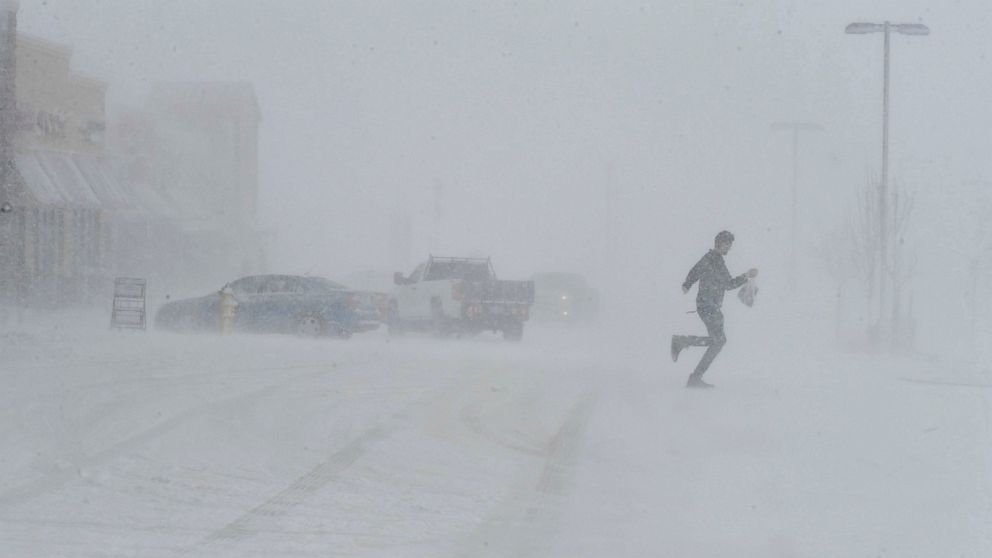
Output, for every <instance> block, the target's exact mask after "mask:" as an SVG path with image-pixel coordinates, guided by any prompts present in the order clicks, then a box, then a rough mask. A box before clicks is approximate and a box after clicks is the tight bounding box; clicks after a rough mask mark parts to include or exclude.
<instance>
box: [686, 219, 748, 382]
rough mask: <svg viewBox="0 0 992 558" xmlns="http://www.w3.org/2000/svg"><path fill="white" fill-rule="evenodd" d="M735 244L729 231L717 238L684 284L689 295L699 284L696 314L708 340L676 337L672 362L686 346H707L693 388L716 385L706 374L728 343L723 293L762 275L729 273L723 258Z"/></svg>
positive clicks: (692, 377)
mask: <svg viewBox="0 0 992 558" xmlns="http://www.w3.org/2000/svg"><path fill="white" fill-rule="evenodd" d="M733 244H734V235H732V234H730V232H728V231H722V232H720V234H718V235H716V239H715V241H714V245H713V249H712V250H710V251H709V252H707V253H706V255H704V256H703V257H702V258H701V259H700V260H699V262H698V263H696V265H694V266H692V270H690V271H689V275H688V277H686V278H685V282H684V283H682V292H683V293H687V292H689V289H691V288H692V285H693V284H695V283H696V281H699V291H698V293H697V294H696V311H697V313H698V314H699V318H700V319H701V320H703V323H704V324H705V325H706V331H707V333H709V335H708V336H707V337H698V336H695V335H673V336H672V360H673V361H678V359H679V353H680V352H682V349H684V348H686V347H706V353H705V354H703V358H702V359H700V360H699V364H697V365H696V370H695V371H694V372H693V373H692V374H691V375H690V376H689V381H688V382H687V383H686V387H690V388H711V387H713V384H708V383H706V382H704V381H703V374H705V373H706V370H707V369H708V368H709V367H710V364H712V363H713V359H715V358H716V355H718V354H719V353H720V349H722V348H723V346H724V345H725V344H726V343H727V336H726V335H725V334H724V332H723V311H722V310H720V308H721V307H722V306H723V294H724V292H726V291H729V290H731V289H736V288H738V287H740V286H742V285H743V284H744V283H745V282H747V280H748V278H750V277H756V276H757V275H758V270H757V269H751V270H749V271H748V272H747V273H744V274H741V275H738V276H737V277H731V276H730V272H729V271H727V264H726V263H724V261H723V257H724V256H726V255H727V253H728V252H730V247H731V246H733Z"/></svg>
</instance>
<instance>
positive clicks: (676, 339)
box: [672, 335, 685, 362]
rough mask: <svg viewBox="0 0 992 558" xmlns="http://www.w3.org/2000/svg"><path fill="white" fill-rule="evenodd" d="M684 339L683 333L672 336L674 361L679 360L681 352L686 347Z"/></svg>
mask: <svg viewBox="0 0 992 558" xmlns="http://www.w3.org/2000/svg"><path fill="white" fill-rule="evenodd" d="M684 341H685V340H684V339H683V338H682V336H681V335H673V336H672V362H678V361H679V353H681V352H682V349H684V348H685V344H684Z"/></svg>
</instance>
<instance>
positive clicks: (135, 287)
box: [110, 277, 146, 330]
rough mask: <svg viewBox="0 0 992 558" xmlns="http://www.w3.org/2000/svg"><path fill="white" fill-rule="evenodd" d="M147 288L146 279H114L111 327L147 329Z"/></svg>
mask: <svg viewBox="0 0 992 558" xmlns="http://www.w3.org/2000/svg"><path fill="white" fill-rule="evenodd" d="M145 286H146V285H145V280H144V279H138V278H135V277H118V278H116V279H114V306H113V310H112V311H111V313H110V327H113V328H117V329H140V330H144V329H145Z"/></svg>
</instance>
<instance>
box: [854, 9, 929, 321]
mask: <svg viewBox="0 0 992 558" xmlns="http://www.w3.org/2000/svg"><path fill="white" fill-rule="evenodd" d="M893 31H895V32H896V33H901V34H903V35H929V34H930V28H928V27H927V26H926V25H922V24H919V23H889V22H888V21H885V22H883V23H852V24H850V25H848V26H847V27H846V28H845V29H844V32H845V33H847V34H849V35H865V34H868V33H882V35H883V41H882V52H883V65H882V66H883V68H882V181H881V183H880V184H879V186H878V190H879V191H878V202H879V203H878V227H879V228H878V234H879V238H878V262H877V268H878V304H879V311H878V316H879V326H881V325H882V322H883V320H884V316H885V315H886V306H887V305H886V299H887V297H886V276H887V275H889V276H893V274H895V273H898V270H894V269H890V266H889V261H888V260H889V242H890V240H889V238H890V236H891V235H890V234H889V232H890V231H889V227H890V226H889V203H888V197H889V192H888V189H889V35H890V34H891V33H892V32H893ZM898 295H899V293H893V296H898ZM889 325H890V327H895V325H896V324H889ZM882 333H883V334H884V333H886V332H882ZM888 333H894V332H891V331H890V332H888Z"/></svg>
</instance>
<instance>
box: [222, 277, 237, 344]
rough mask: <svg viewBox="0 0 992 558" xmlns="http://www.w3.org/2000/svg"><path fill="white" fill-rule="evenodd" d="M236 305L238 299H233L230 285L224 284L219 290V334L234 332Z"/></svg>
mask: <svg viewBox="0 0 992 558" xmlns="http://www.w3.org/2000/svg"><path fill="white" fill-rule="evenodd" d="M237 307H238V301H237V300H234V293H233V292H231V287H230V286H225V287H224V288H223V289H221V290H220V305H219V308H220V334H221V335H230V334H231V333H233V332H234V313H235V310H236V309H237Z"/></svg>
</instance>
